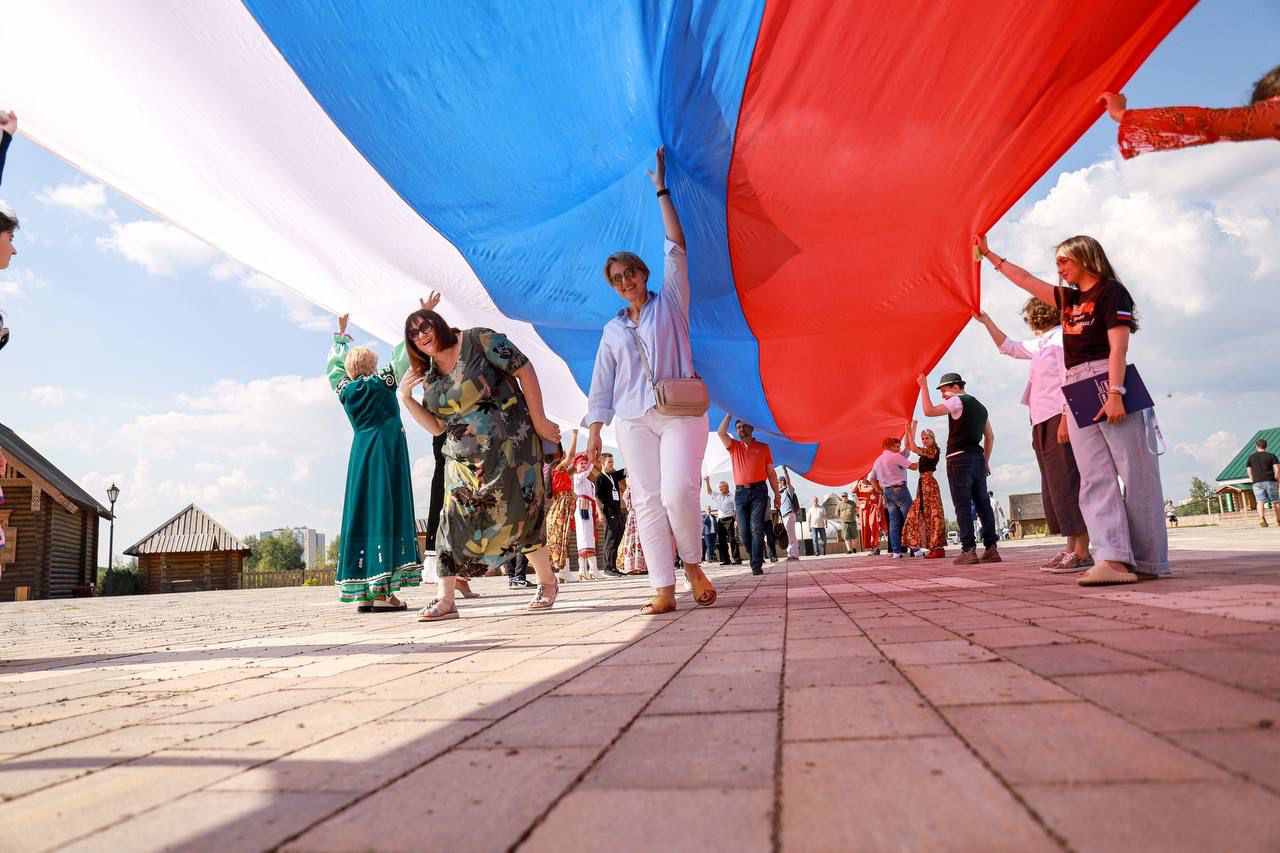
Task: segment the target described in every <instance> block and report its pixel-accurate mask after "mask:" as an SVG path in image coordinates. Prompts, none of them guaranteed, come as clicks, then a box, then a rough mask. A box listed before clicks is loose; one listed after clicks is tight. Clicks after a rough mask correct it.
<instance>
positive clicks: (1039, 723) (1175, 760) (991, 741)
mask: <svg viewBox="0 0 1280 853" xmlns="http://www.w3.org/2000/svg"><path fill="white" fill-rule="evenodd" d="M942 714H943V715H945V716H946V717H947V719H948V720H949V721H950V722H951V724H952V725H953V726H955V727H956V730H957V731H958V732H959V733H960V736H961V737H963V738H964V739H965V740H966V741H967V742H968V743H969V744H970V745H972V746H973V748H974V749H976V750H977V752H978V754H979V755H981V756H982V757H983V758H984V759H985V760H986V761H987V762H988V763H989V764H991V766H992V767H994V768H995V770H996V771H997V772H998V773H1000V774H1001V775H1002V776H1003V777H1004V778H1005V779H1006V780H1008V781H1009V782H1012V783H1014V784H1019V783H1024V782H1077V783H1078V782H1115V781H1130V780H1147V779H1221V778H1223V776H1224V774H1223V772H1222V771H1221V770H1218V769H1217V768H1215V767H1213V766H1212V765H1210V764H1208V763H1207V762H1205V761H1202V760H1201V759H1199V758H1196V757H1195V756H1193V755H1191V754H1190V753H1189V752H1186V751H1185V750H1182V749H1179V748H1177V747H1175V746H1173V745H1171V744H1169V743H1166V742H1165V741H1163V740H1161V739H1160V738H1158V737H1156V736H1155V735H1152V734H1149V733H1148V732H1145V731H1143V730H1142V729H1140V728H1138V727H1137V726H1135V725H1133V724H1132V723H1129V722H1127V721H1125V720H1122V719H1121V718H1119V717H1117V716H1115V715H1114V714H1110V713H1108V712H1106V711H1104V710H1102V709H1101V708H1097V707H1095V706H1093V705H1090V704H1088V703H1086V702H1057V703H1052V704H1025V705H1016V704H1011V705H971V706H955V707H949V708H943V709H942Z"/></svg>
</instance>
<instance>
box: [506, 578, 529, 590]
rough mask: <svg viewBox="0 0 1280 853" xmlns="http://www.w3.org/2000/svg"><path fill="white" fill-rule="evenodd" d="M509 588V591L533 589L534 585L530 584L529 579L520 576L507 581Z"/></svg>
mask: <svg viewBox="0 0 1280 853" xmlns="http://www.w3.org/2000/svg"><path fill="white" fill-rule="evenodd" d="M507 588H508V589H532V588H533V584H531V583H529V579H528V578H526V577H521V576H520V575H515V576H514V577H512V578H511V579H510V580H508V581H507Z"/></svg>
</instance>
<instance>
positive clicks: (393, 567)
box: [327, 293, 439, 613]
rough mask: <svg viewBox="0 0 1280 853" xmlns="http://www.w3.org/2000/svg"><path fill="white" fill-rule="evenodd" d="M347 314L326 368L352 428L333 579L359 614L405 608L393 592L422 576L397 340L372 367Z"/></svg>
mask: <svg viewBox="0 0 1280 853" xmlns="http://www.w3.org/2000/svg"><path fill="white" fill-rule="evenodd" d="M432 300H435V301H439V294H436V293H433V294H432V295H431V297H429V298H428V299H427V300H423V301H422V305H423V307H426V306H427V305H428V304H434V302H432ZM347 319H348V315H346V314H343V315H342V316H340V317H338V331H337V334H335V335H334V336H333V345H332V346H331V347H330V349H329V359H328V370H327V374H328V377H329V384H330V386H331V387H332V388H333V390H334V391H335V392H336V393H337V395H338V400H339V402H341V403H342V408H343V410H344V411H345V412H346V413H347V419H348V420H349V421H350V422H351V428H352V429H353V430H354V431H355V435H354V437H353V439H352V442H351V454H350V457H349V460H348V462H347V484H346V492H345V494H344V496H343V500H342V532H341V534H340V536H339V539H338V541H339V552H338V569H337V574H336V576H335V583H336V584H337V586H338V590H339V593H338V595H339V600H341V601H342V602H343V603H350V602H355V603H356V609H357V610H358V611H359V612H361V613H369V612H381V611H387V610H405V609H407V608H408V605H407V604H405V603H404V602H403V601H401V600H400V599H399V598H398V597H397V596H396V593H397V592H399V591H400V590H401V589H403V588H404V587H415V586H418V584H419V583H420V582H421V577H422V568H421V567H422V563H421V559H420V556H419V554H418V532H417V527H416V524H415V521H414V510H413V486H412V473H411V469H410V464H409V446H408V443H407V442H406V440H405V433H404V425H403V424H402V423H401V422H400V406H399V404H398V403H397V402H396V385H397V383H398V382H399V381H400V378H401V377H402V376H403V375H404V373H405V371H406V370H408V367H409V362H408V359H407V358H406V357H405V352H404V346H403V345H398V346H397V347H396V349H395V352H394V354H393V356H392V361H391V364H389V365H387V366H386V367H384V368H382V369H381V370H379V369H378V356H377V354H376V353H374V352H373V350H371V349H369V348H368V347H355V348H352V347H351V336H350V335H348V334H347Z"/></svg>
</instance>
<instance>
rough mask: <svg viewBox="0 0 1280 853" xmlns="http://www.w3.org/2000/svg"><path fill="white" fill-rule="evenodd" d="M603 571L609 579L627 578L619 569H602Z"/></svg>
mask: <svg viewBox="0 0 1280 853" xmlns="http://www.w3.org/2000/svg"><path fill="white" fill-rule="evenodd" d="M601 571H602V572H604V573H605V575H606V576H607V577H611V578H625V577H626V575H624V574H623V573H622V572H620V571H618V570H617V569H601Z"/></svg>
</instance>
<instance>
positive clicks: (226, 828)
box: [61, 791, 354, 853]
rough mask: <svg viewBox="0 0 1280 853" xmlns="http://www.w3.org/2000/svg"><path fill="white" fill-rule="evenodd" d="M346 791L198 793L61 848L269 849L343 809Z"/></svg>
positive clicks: (73, 852)
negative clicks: (268, 793) (267, 793)
mask: <svg viewBox="0 0 1280 853" xmlns="http://www.w3.org/2000/svg"><path fill="white" fill-rule="evenodd" d="M353 798H354V795H353V794H349V793H327V792H315V791H313V792H308V793H307V794H294V793H286V792H279V791H278V792H275V793H273V794H271V795H265V794H262V793H257V792H252V791H197V792H195V793H193V794H188V795H187V796H185V797H182V798H180V799H177V800H175V801H173V802H172V803H169V804H167V805H165V806H164V807H163V808H159V809H154V810H152V811H149V812H147V813H146V814H142V815H139V816H137V817H133V818H130V819H128V820H125V821H123V822H122V823H117V824H116V825H115V826H112V827H111V828H109V829H107V830H104V831H102V832H99V833H96V834H94V835H93V836H91V837H89V838H85V839H81V840H80V841H79V842H76V843H74V844H71V845H69V846H67V847H63V848H61V850H63V851H67V853H97V851H101V850H170V849H173V848H175V847H177V848H182V849H188V850H217V851H219V853H237V851H245V853H255V851H260V850H270V849H271V848H273V847H275V846H276V845H278V844H280V843H281V842H282V841H285V840H286V839H288V838H289V837H291V836H293V835H295V834H296V833H298V832H301V831H302V830H304V829H306V828H307V826H309V825H310V824H312V823H315V822H316V821H318V820H320V819H322V818H324V817H326V816H328V815H329V814H331V813H333V812H334V811H336V810H337V809H340V808H342V807H343V806H345V805H346V804H347V803H348V802H350V801H351V800H352V799H353Z"/></svg>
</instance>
